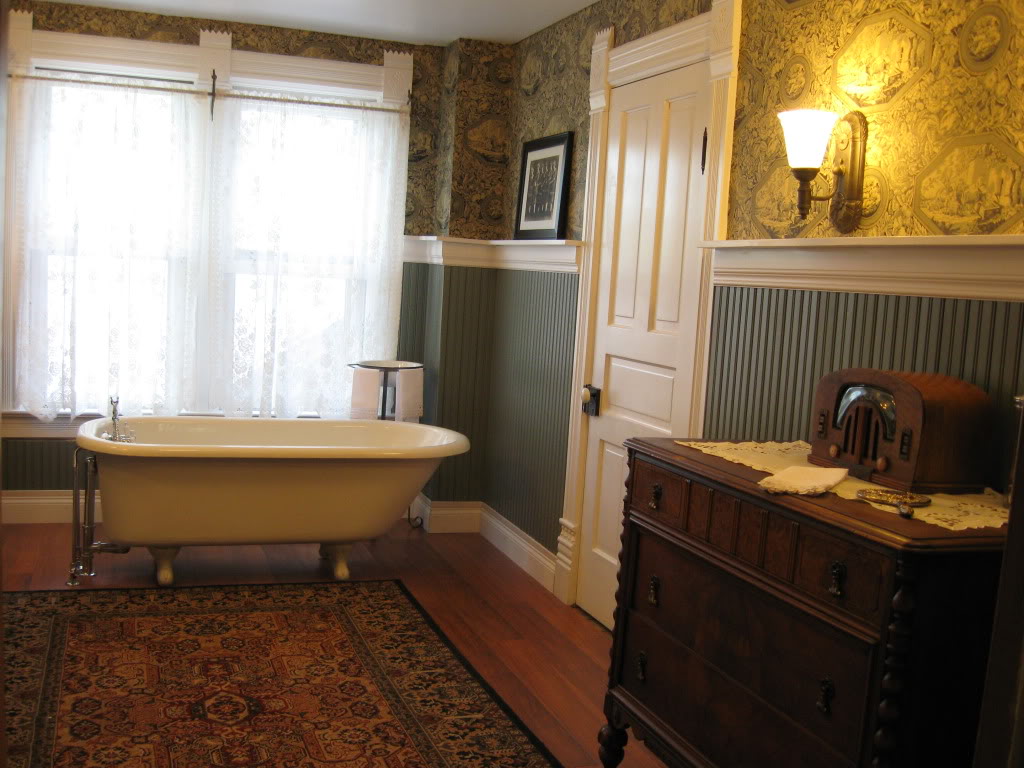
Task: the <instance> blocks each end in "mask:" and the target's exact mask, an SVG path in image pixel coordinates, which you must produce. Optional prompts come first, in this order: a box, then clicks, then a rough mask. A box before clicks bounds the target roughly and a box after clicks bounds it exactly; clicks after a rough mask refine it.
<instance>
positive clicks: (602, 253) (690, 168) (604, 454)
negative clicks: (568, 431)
mask: <svg viewBox="0 0 1024 768" xmlns="http://www.w3.org/2000/svg"><path fill="white" fill-rule="evenodd" d="M709 92H710V82H709V75H708V65H707V62H702V63H699V64H694V65H692V66H689V67H686V68H684V69H679V70H675V71H672V72H667V73H665V74H662V75H658V76H657V77H652V78H649V79H647V80H642V81H639V82H635V83H630V84H628V85H624V86H621V87H619V88H615V89H613V90H612V94H611V102H610V105H609V120H608V157H607V163H606V168H607V172H606V181H605V209H604V211H603V212H602V217H603V227H602V231H603V233H604V235H603V239H602V242H601V247H600V250H599V255H598V259H599V264H598V265H596V268H597V270H598V294H597V310H596V312H595V318H596V321H597V322H596V326H595V329H594V354H593V358H592V359H593V365H592V370H591V371H590V372H589V373H590V379H589V380H590V381H591V383H592V384H593V385H594V386H597V387H600V388H601V389H602V396H601V414H600V415H599V416H598V417H589V419H590V423H589V430H588V440H587V465H586V476H585V482H584V499H583V525H582V530H581V544H582V546H581V555H580V576H579V582H578V590H577V601H578V603H579V605H580V607H581V608H583V610H585V611H587V612H588V613H590V614H591V615H593V616H594V617H595V618H596V619H598V620H599V621H601V622H602V623H604V624H605V625H607V626H611V622H612V612H613V610H614V600H615V581H616V574H617V571H618V552H619V536H620V533H621V528H622V497H623V495H624V492H625V488H624V481H625V473H626V452H625V450H624V449H623V447H622V443H623V441H625V440H626V439H627V438H629V437H634V436H638V435H645V436H651V435H686V434H687V433H688V431H689V423H688V419H689V413H690V390H691V388H692V376H693V353H694V337H695V333H696V331H695V329H696V312H697V303H696V301H694V300H693V295H694V292H695V290H698V289H699V286H696V285H691V283H692V282H693V281H695V280H699V274H700V268H699V257H700V254H699V251H698V249H697V241H698V238H699V231H700V222H701V220H702V216H703V200H704V182H703V178H702V177H701V175H700V152H701V138H702V136H703V131H704V127H705V125H707V120H706V116H707V114H708V111H709V98H708V94H709Z"/></svg>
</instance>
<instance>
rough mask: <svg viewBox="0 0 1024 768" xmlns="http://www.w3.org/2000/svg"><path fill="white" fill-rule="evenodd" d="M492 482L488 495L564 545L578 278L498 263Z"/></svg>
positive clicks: (515, 518) (548, 543) (529, 528)
mask: <svg viewBox="0 0 1024 768" xmlns="http://www.w3.org/2000/svg"><path fill="white" fill-rule="evenodd" d="M494 271H495V272H497V284H496V286H495V296H494V337H493V351H492V353H491V383H490V388H489V389H490V417H489V422H488V431H487V444H486V447H487V484H486V493H485V495H484V497H483V500H484V501H485V502H486V503H487V504H488V505H489V506H490V507H491V508H493V509H495V510H496V511H498V512H499V513H500V514H501V515H502V516H503V517H505V518H507V519H508V520H509V521H510V522H512V523H513V524H514V525H516V526H517V527H518V528H520V529H521V530H523V531H525V532H526V533H528V534H529V535H530V536H532V537H533V538H534V539H536V540H537V541H538V542H540V543H541V544H542V545H544V546H545V547H547V548H548V549H550V550H552V551H555V550H556V549H557V546H558V544H557V540H558V533H559V525H558V519H559V518H560V517H561V516H562V500H563V494H564V484H565V456H566V445H567V441H568V437H569V409H570V408H571V407H573V406H572V404H571V403H572V398H571V393H570V388H571V385H572V358H573V340H574V336H575V334H576V290H577V285H578V277H577V276H576V275H570V274H560V273H552V272H527V271H520V270H494Z"/></svg>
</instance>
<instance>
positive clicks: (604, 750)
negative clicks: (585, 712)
mask: <svg viewBox="0 0 1024 768" xmlns="http://www.w3.org/2000/svg"><path fill="white" fill-rule="evenodd" d="M628 740H629V736H627V735H626V729H625V728H616V727H615V726H613V725H603V726H601V730H600V731H598V733H597V741H598V743H599V744H600V745H601V748H600V749H598V750H597V755H598V757H600V758H601V765H603V766H604V768H615V766H617V765H618V764H619V763H621V762H622V758H623V757H624V756H625V754H626V753H625V751H624V750H623V747H625V746H626V742H627V741H628Z"/></svg>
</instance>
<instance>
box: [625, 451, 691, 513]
mask: <svg viewBox="0 0 1024 768" xmlns="http://www.w3.org/2000/svg"><path fill="white" fill-rule="evenodd" d="M630 487H631V488H632V493H631V495H630V502H631V506H632V507H633V509H635V510H637V511H639V512H642V513H643V514H645V515H647V516H648V517H653V518H654V519H656V520H659V521H661V522H663V523H665V524H666V525H670V526H672V527H673V528H679V527H680V524H681V516H682V511H683V508H684V507H685V505H686V496H687V491H688V489H689V482H688V481H686V480H684V479H683V478H681V477H680V476H679V475H677V474H674V473H672V472H667V471H665V470H664V469H662V468H661V467H656V466H654V465H653V464H651V463H649V462H646V461H640V460H637V461H636V463H635V465H634V469H633V479H632V483H631V486H630Z"/></svg>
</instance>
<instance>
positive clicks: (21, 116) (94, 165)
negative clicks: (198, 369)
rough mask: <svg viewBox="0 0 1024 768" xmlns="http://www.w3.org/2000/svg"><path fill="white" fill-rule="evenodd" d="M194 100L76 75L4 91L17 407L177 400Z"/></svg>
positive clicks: (186, 291)
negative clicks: (110, 400)
mask: <svg viewBox="0 0 1024 768" xmlns="http://www.w3.org/2000/svg"><path fill="white" fill-rule="evenodd" d="M201 105H202V100H201V99H200V98H198V97H196V96H193V95H188V94H170V93H154V92H150V91H142V90H139V89H136V88H130V87H111V86H109V85H107V86H97V85H93V84H90V83H84V82H66V83H54V82H42V81H32V80H19V79H15V80H13V81H12V83H11V90H10V114H11V126H10V127H11V129H12V131H11V142H10V149H11V151H10V153H9V155H8V157H9V159H8V163H9V171H8V173H9V188H8V193H9V194H8V199H9V201H10V205H11V213H12V215H11V216H10V217H9V219H8V226H9V230H8V232H9V234H8V238H9V239H8V250H7V259H8V263H9V270H10V271H9V272H8V277H9V279H10V280H11V281H12V283H13V285H12V291H13V294H12V295H13V301H12V302H11V304H13V306H12V307H10V308H9V315H8V316H9V318H11V314H13V317H12V318H11V319H13V322H14V329H13V330H14V352H15V360H14V369H15V387H14V393H13V402H12V403H10V404H11V405H13V407H15V408H17V409H24V410H27V411H30V412H32V413H34V414H36V415H38V416H41V417H43V418H52V417H53V416H55V415H56V414H57V413H58V412H61V411H67V410H70V411H71V412H72V413H81V412H83V411H90V410H99V411H102V412H106V410H107V409H108V407H109V406H108V405H107V399H108V397H109V396H110V395H111V394H115V393H119V394H120V397H121V405H122V408H123V409H124V410H125V411H126V412H134V413H138V412H140V411H141V410H142V409H143V408H147V409H152V410H153V411H154V412H156V413H177V412H178V409H179V408H180V407H181V403H182V396H183V391H182V384H183V377H182V370H183V367H184V361H185V357H186V354H187V348H188V346H190V343H191V342H190V339H191V338H194V336H195V329H194V327H193V321H194V317H195V307H194V301H195V291H194V286H195V284H196V280H197V279H198V275H197V274H196V272H195V263H194V261H195V259H194V257H195V254H196V252H197V244H198V243H199V241H200V234H201V228H202V224H203V167H202V166H203V159H204V147H205V143H206V137H205V134H204V132H205V130H206V127H205V125H204V123H203V121H202V110H201Z"/></svg>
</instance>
